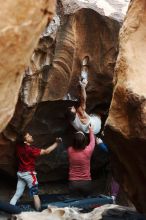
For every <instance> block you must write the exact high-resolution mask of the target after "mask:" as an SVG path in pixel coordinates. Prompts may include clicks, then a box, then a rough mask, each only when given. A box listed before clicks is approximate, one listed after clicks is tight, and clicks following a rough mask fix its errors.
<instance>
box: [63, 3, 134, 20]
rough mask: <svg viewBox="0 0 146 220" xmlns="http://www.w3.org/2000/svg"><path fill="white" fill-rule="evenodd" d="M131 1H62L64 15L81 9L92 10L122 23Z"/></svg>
mask: <svg viewBox="0 0 146 220" xmlns="http://www.w3.org/2000/svg"><path fill="white" fill-rule="evenodd" d="M129 2H130V0H118V1H117V0H102V1H101V0H62V4H63V6H64V13H65V14H70V13H74V12H75V11H77V10H79V9H81V8H91V9H93V10H95V11H96V12H98V13H99V14H101V15H105V16H108V17H111V18H113V19H115V20H118V21H122V20H123V19H124V16H125V14H126V12H127V8H128V5H129Z"/></svg>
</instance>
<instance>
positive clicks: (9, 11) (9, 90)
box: [0, 0, 55, 131]
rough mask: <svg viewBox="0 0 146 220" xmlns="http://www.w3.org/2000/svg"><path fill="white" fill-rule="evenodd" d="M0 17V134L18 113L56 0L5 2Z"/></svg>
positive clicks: (9, 0)
mask: <svg viewBox="0 0 146 220" xmlns="http://www.w3.org/2000/svg"><path fill="white" fill-rule="evenodd" d="M1 9H2V10H1V13H0V54H1V60H0V66H1V71H0V85H1V86H0V105H1V109H0V131H2V130H3V129H4V128H5V127H6V125H7V124H8V122H9V121H10V119H11V118H12V116H13V114H14V110H15V105H16V103H17V100H18V94H19V90H20V87H21V83H22V79H23V71H24V69H25V68H26V66H27V65H28V63H29V60H30V57H31V55H32V53H33V50H34V48H35V47H36V45H37V42H38V39H39V36H40V34H41V32H42V31H43V28H44V26H45V25H46V23H47V21H48V20H50V19H51V18H52V15H53V14H54V12H55V0H47V1H44V0H39V1H35V0H30V1H23V0H19V1H16V0H15V1H11V0H8V1H2V2H1Z"/></svg>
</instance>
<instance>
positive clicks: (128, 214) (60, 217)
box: [11, 205, 145, 220]
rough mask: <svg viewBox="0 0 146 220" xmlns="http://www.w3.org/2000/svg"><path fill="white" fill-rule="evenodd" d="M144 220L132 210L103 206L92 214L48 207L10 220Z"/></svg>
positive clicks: (67, 208)
mask: <svg viewBox="0 0 146 220" xmlns="http://www.w3.org/2000/svg"><path fill="white" fill-rule="evenodd" d="M32 219H36V220H37V219H38V220H52V219H53V220H75V219H76V220H89V219H90V220H114V219H116V220H124V219H126V220H131V219H134V220H144V219H145V218H144V216H142V215H140V214H138V213H137V212H135V211H134V210H133V209H130V208H128V207H124V206H118V205H103V206H101V207H98V208H95V209H94V210H93V211H92V212H89V213H81V212H80V210H79V209H77V208H74V207H65V208H58V207H53V206H49V207H48V209H45V210H44V211H42V212H41V213H40V212H23V213H21V214H19V215H14V216H12V217H11V220H32Z"/></svg>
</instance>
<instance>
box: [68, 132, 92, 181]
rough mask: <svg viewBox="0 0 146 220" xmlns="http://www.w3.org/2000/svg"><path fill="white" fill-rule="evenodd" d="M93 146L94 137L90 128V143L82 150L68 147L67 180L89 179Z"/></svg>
mask: <svg viewBox="0 0 146 220" xmlns="http://www.w3.org/2000/svg"><path fill="white" fill-rule="evenodd" d="M94 147H95V137H94V134H93V132H92V131H91V130H90V143H89V145H88V146H86V147H85V149H83V150H76V149H74V148H73V147H69V148H68V156H69V180H71V181H72V180H91V174H90V159H91V156H92V153H93V150H94Z"/></svg>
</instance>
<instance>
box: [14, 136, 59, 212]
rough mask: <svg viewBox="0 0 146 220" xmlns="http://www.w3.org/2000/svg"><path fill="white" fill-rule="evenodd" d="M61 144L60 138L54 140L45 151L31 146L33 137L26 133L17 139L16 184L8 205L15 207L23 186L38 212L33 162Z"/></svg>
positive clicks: (38, 201) (36, 185)
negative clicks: (27, 190)
mask: <svg viewBox="0 0 146 220" xmlns="http://www.w3.org/2000/svg"><path fill="white" fill-rule="evenodd" d="M61 142H62V139H61V138H56V142H54V143H53V144H52V145H51V146H49V147H47V148H46V149H39V148H36V147H34V146H33V145H32V143H33V137H32V136H31V135H30V134H29V133H26V134H25V135H24V137H19V140H18V143H17V145H16V153H17V157H18V172H17V177H18V182H17V188H16V192H15V194H14V196H13V198H12V199H11V201H10V204H12V205H15V204H16V203H17V201H18V199H19V198H20V197H21V196H22V195H23V192H24V189H25V186H26V185H27V186H28V188H29V193H30V196H32V197H33V199H34V206H35V208H36V210H40V208H41V202H40V198H39V196H38V181H37V177H36V172H35V160H36V158H37V157H38V156H40V155H45V154H49V153H51V152H52V151H53V150H54V149H55V148H56V147H58V146H59V143H61Z"/></svg>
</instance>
